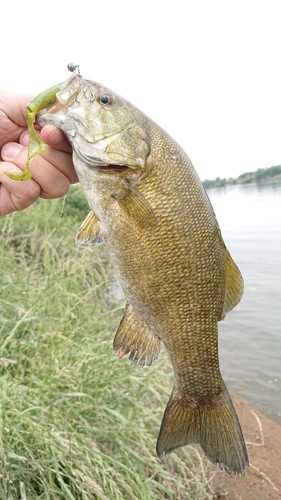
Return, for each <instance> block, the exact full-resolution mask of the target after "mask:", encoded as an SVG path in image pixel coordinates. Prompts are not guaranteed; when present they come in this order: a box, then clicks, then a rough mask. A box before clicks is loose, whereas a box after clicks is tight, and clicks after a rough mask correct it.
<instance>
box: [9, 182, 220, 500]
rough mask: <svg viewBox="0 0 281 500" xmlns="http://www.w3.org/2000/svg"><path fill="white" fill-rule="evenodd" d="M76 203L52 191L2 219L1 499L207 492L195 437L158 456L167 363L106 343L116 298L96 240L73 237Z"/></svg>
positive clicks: (133, 499) (168, 381) (76, 195)
mask: <svg viewBox="0 0 281 500" xmlns="http://www.w3.org/2000/svg"><path fill="white" fill-rule="evenodd" d="M73 200H74V201H73ZM77 200H78V201H77ZM83 203H84V201H83V197H81V195H80V192H78V191H77V190H75V189H74V190H72V192H71V194H70V195H69V197H68V198H67V199H66V204H65V206H64V212H63V217H62V218H61V209H62V204H63V201H62V200H52V201H40V202H39V203H38V204H36V205H34V206H33V207H31V208H29V209H28V210H26V211H25V212H22V213H17V214H11V216H8V217H4V218H2V219H1V220H0V231H1V244H0V258H1V278H0V306H1V323H0V331H1V334H0V377H1V383H0V405H1V406H0V498H1V500H14V499H17V500H18V499H21V500H31V499H44V500H45V499H46V500H47V499H50V500H51V499H58V500H59V499H64V500H66V499H72V500H73V499H75V500H80V499H81V500H88V499H101V500H158V499H159V500H160V499H165V498H167V499H174V500H180V499H192V500H199V499H200V500H202V499H207V498H209V499H211V498H212V491H211V487H210V484H209V482H210V481H209V477H210V475H209V472H208V465H207V462H206V460H205V459H202V457H201V455H199V453H198V452H197V450H196V448H193V447H186V448H185V449H181V450H179V451H178V453H177V454H172V455H170V456H168V457H166V458H164V459H163V460H159V459H158V458H157V456H156V452H155V444H156V439H157V434H158V430H159V426H160V422H161V417H162V413H163V411H164V408H165V405H166V402H167V399H168V397H169V394H170V392H171V388H172V375H171V370H170V368H169V362H168V360H167V358H166V357H165V356H163V359H162V360H160V361H157V362H156V363H154V365H153V366H152V367H151V368H149V369H141V368H136V367H134V368H132V367H130V366H129V364H128V362H127V360H126V359H123V360H121V361H120V360H119V359H118V357H117V356H116V355H115V354H114V353H113V352H112V340H113V335H114V332H115V330H116V327H117V325H118V322H119V320H120V318H121V316H122V304H120V303H118V302H117V301H116V300H115V299H114V297H112V293H110V283H111V282H112V279H113V272H112V268H111V265H110V263H109V259H108V256H107V254H106V251H105V248H104V247H103V246H100V245H99V246H95V247H82V248H76V246H75V243H74V236H75V231H76V229H77V228H78V226H79V222H82V220H83V217H84V216H85V215H86V213H87V208H86V207H85V206H84V205H83Z"/></svg>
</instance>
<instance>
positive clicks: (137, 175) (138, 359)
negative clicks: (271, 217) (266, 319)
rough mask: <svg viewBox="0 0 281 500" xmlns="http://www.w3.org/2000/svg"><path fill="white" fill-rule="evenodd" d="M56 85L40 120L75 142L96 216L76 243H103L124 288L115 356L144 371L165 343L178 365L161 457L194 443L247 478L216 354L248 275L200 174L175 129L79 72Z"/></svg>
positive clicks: (163, 427)
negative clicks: (225, 323) (225, 237)
mask: <svg viewBox="0 0 281 500" xmlns="http://www.w3.org/2000/svg"><path fill="white" fill-rule="evenodd" d="M54 88H55V89H56V92H55V99H54V98H52V99H51V101H52V104H51V105H50V106H48V107H46V108H45V109H42V106H41V107H40V110H39V113H38V114H37V118H36V119H37V123H38V124H39V126H40V127H43V126H44V125H46V124H49V123H52V124H54V125H56V126H57V127H58V128H60V129H61V130H62V131H63V132H64V134H65V135H66V137H67V138H68V140H69V142H70V144H71V146H72V150H73V163H74V167H75V170H76V172H77V175H78V178H79V182H80V184H81V186H82V189H83V191H84V194H85V196H86V198H87V201H88V203H89V206H90V209H91V210H90V213H89V214H88V216H87V217H86V219H85V221H84V223H82V225H81V227H80V228H79V230H78V233H77V236H76V243H77V244H78V245H83V244H98V243H102V242H103V243H104V244H105V245H106V247H107V249H108V251H109V255H110V258H111V261H112V263H113V266H114V269H115V271H116V275H117V278H118V280H119V282H120V285H121V287H122V288H123V291H124V294H125V298H126V305H125V308H124V313H123V317H122V319H121V321H120V325H119V328H118V330H117V332H116V334H115V337H114V341H113V349H114V351H115V352H116V353H117V354H118V356H119V358H123V356H126V355H127V356H128V359H129V362H130V363H131V365H140V366H142V367H148V366H150V365H151V364H152V363H153V362H154V361H155V360H156V359H157V358H159V356H160V354H161V350H162V346H163V345H164V346H165V348H166V351H167V353H168V356H169V358H170V361H171V364H172V367H173V372H174V387H173V389H172V392H171V396H170V399H169V401H168V403H167V406H166V409H165V412H164V415H163V418H162V423H161V427H160V432H159V436H158V440H157V445H156V451H157V454H158V456H159V457H162V456H163V455H166V454H168V453H171V452H173V451H175V450H176V449H177V448H179V447H182V446H185V445H188V444H190V443H199V444H200V445H201V447H202V449H203V451H204V453H205V455H206V456H207V458H208V459H209V460H210V461H211V462H212V463H214V464H218V465H219V467H220V468H221V469H222V470H225V471H226V472H228V473H233V474H235V475H238V476H243V475H245V470H246V467H247V466H248V465H249V460H248V455H247V448H246V445H245V441H244V437H243V433H242V430H241V426H240V423H239V420H238V416H237V414H236V411H235V408H234V406H233V403H232V400H231V397H230V395H229V392H228V390H227V387H226V385H225V382H224V381H223V378H222V375H221V372H220V368H219V357H218V322H219V321H221V320H222V319H223V318H224V317H225V315H226V314H227V313H228V312H229V311H231V310H232V309H233V308H234V307H235V306H236V305H237V304H238V303H239V301H240V299H241V297H242V294H243V278H242V275H241V273H240V271H239V269H238V267H237V265H236V264H235V262H234V261H233V259H232V257H231V255H230V253H229V251H228V250H227V248H226V246H225V243H224V241H223V238H222V235H221V231H220V228H219V225H218V222H217V219H216V216H215V213H214V210H213V208H212V205H211V203H210V200H209V198H208V195H207V193H206V191H205V189H204V187H203V186H202V183H201V181H200V179H199V177H198V174H197V173H196V170H195V168H194V167H193V165H192V163H191V161H190V159H189V157H188V156H187V154H186V153H185V152H184V150H183V149H182V148H181V147H180V145H179V144H178V143H177V142H176V141H175V140H174V139H173V138H172V137H171V136H170V135H169V134H167V133H166V132H165V131H164V130H163V129H162V128H161V127H160V126H158V125H157V124H156V123H155V122H154V121H153V120H151V119H150V118H149V117H148V116H146V115H145V114H144V113H142V112H141V111H140V110H139V109H138V108H137V107H135V106H134V105H133V104H131V103H130V102H128V101H127V100H125V99H124V98H122V97H121V96H119V95H118V94H117V93H115V92H113V91H111V90H110V89H108V88H107V87H105V86H104V85H102V84H99V83H97V82H94V81H92V80H88V79H84V78H83V77H82V76H81V75H80V73H79V74H78V73H75V72H74V73H73V74H72V75H71V77H70V78H69V79H68V80H67V81H66V82H64V83H62V84H61V85H60V89H59V91H57V87H54ZM43 95H44V94H43Z"/></svg>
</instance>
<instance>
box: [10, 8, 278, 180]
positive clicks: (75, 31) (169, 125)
mask: <svg viewBox="0 0 281 500" xmlns="http://www.w3.org/2000/svg"><path fill="white" fill-rule="evenodd" d="M43 16H44V17H43ZM280 20H281V2H280V1H274V0H264V1H259V0H256V1H253V0H243V1H242V0H235V1H227V0H141V1H139V0H136V1H132V0H130V1H129V0H107V1H104V2H102V1H101V0H99V1H95V0H79V1H78V2H66V1H64V0H62V1H58V0H56V1H54V0H49V1H47V2H46V3H40V2H39V3H38V1H34V0H26V1H25V2H20V3H19V2H11V1H8V2H4V4H3V5H2V7H1V28H0V43H1V45H0V46H1V80H0V87H1V88H2V89H8V90H14V91H19V92H26V91H28V92H29V91H33V90H34V91H36V92H41V91H42V90H45V89H46V88H48V87H50V86H52V85H55V84H56V83H58V82H60V81H63V80H66V79H67V78H68V77H69V75H70V73H69V72H68V71H67V69H66V66H67V64H68V63H69V62H70V61H73V62H76V63H79V64H80V70H81V74H82V75H83V76H84V77H85V78H89V79H91V80H96V81H97V82H101V83H103V84H104V85H106V86H107V87H109V88H111V89H112V90H113V91H115V92H117V93H119V94H121V95H122V96H123V97H125V98H126V99H128V100H129V101H131V102H132V103H133V104H135V105H136V106H137V107H138V108H140V109H141V110H142V111H144V112H145V113H146V114H147V115H148V116H150V117H151V118H153V119H154V120H155V121H156V122H157V123H158V124H159V125H161V126H162V127H163V128H164V129H165V130H166V131H167V132H168V133H169V134H170V135H172V137H174V139H176V140H177V141H178V142H179V143H180V144H181V146H182V147H183V148H184V149H185V151H186V152H187V154H188V155H189V157H190V159H191V160H192V162H193V164H194V166H195V168H196V169H197V171H198V173H199V175H200V177H201V179H202V180H203V179H205V178H209V179H213V178H215V177H218V176H219V177H237V176H238V175H240V174H241V173H243V172H245V171H253V170H256V169H257V168H267V167H270V166H272V165H279V164H281V37H280V33H281V21H280Z"/></svg>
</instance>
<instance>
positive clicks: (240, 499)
mask: <svg viewBox="0 0 281 500" xmlns="http://www.w3.org/2000/svg"><path fill="white" fill-rule="evenodd" d="M230 394H231V398H232V400H233V404H234V406H235V409H236V412H237V414H238V417H239V420H240V423H241V427H242V430H243V434H244V438H245V441H246V445H247V449H248V454H249V461H250V467H248V468H247V470H246V475H245V477H242V478H241V477H238V476H233V475H232V474H227V473H225V472H223V471H218V470H217V467H214V477H213V488H214V491H215V493H216V496H215V497H214V498H215V499H216V500H223V499H224V500H281V473H280V466H281V426H280V425H279V424H277V423H276V422H274V421H273V420H270V419H269V418H268V417H266V416H265V415H263V414H262V413H261V412H259V411H258V410H257V409H256V408H255V407H254V406H253V405H252V404H251V403H249V401H247V400H246V399H244V398H243V397H242V396H239V395H238V394H234V393H230Z"/></svg>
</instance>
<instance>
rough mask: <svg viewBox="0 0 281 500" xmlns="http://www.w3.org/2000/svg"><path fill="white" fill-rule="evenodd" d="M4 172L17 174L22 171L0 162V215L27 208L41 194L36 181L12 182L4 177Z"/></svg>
mask: <svg viewBox="0 0 281 500" xmlns="http://www.w3.org/2000/svg"><path fill="white" fill-rule="evenodd" d="M5 171H8V172H14V173H19V172H21V171H22V169H21V168H19V167H17V166H16V165H15V164H14V163H9V162H2V161H1V162H0V215H6V214H8V213H10V212H13V211H16V210H23V209H24V208H27V207H28V206H29V205H31V204H32V203H34V201H36V200H37V198H39V196H40V194H41V188H40V186H39V184H38V183H37V182H36V181H34V180H29V181H25V182H20V181H14V180H12V179H10V178H9V177H7V176H6V175H5V173H4V172H5Z"/></svg>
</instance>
